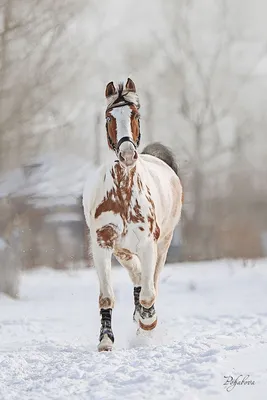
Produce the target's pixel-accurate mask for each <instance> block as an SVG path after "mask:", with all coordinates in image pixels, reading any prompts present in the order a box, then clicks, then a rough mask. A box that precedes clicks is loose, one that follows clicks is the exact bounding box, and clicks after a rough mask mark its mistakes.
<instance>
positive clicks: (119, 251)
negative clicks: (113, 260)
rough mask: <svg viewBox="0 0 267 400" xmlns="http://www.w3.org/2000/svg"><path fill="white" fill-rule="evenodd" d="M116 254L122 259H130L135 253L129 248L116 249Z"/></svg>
mask: <svg viewBox="0 0 267 400" xmlns="http://www.w3.org/2000/svg"><path fill="white" fill-rule="evenodd" d="M114 255H115V256H116V257H118V258H119V259H120V260H121V261H130V260H131V259H132V258H133V254H132V253H131V252H130V251H129V250H128V249H124V248H122V249H116V251H115V252H114Z"/></svg>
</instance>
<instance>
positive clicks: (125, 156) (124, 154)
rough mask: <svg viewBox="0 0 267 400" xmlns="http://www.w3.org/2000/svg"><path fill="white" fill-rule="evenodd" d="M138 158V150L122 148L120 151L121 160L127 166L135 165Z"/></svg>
mask: <svg viewBox="0 0 267 400" xmlns="http://www.w3.org/2000/svg"><path fill="white" fill-rule="evenodd" d="M137 158H138V154H137V151H136V150H122V151H120V152H119V160H120V162H121V163H122V164H124V165H125V166H126V167H131V166H132V165H134V163H135V162H136V160H137Z"/></svg>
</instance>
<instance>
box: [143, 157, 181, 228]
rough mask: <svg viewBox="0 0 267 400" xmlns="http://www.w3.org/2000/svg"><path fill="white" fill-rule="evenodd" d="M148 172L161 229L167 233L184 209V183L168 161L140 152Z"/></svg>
mask: <svg viewBox="0 0 267 400" xmlns="http://www.w3.org/2000/svg"><path fill="white" fill-rule="evenodd" d="M139 157H140V158H141V163H142V164H143V165H144V169H145V171H146V172H147V175H148V176H147V177H146V180H147V182H149V189H150V191H151V194H152V198H153V201H154V203H155V206H156V212H157V219H158V221H159V223H160V225H161V227H162V228H161V229H163V232H162V233H164V231H165V232H166V234H167V233H169V232H168V231H172V230H173V229H174V227H175V226H176V225H177V223H178V222H179V219H180V215H181V209H182V192H183V189H182V185H181V181H180V178H179V176H178V174H177V173H176V171H175V170H173V169H172V168H171V167H170V166H169V165H168V164H167V163H166V162H164V161H163V160H161V159H159V158H158V157H155V156H152V155H150V154H140V155H139Z"/></svg>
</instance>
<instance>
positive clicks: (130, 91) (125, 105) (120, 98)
mask: <svg viewBox="0 0 267 400" xmlns="http://www.w3.org/2000/svg"><path fill="white" fill-rule="evenodd" d="M106 99H107V109H106V130H107V139H108V145H109V147H110V148H111V149H112V150H114V151H115V153H116V155H117V157H118V159H119V161H120V163H121V164H122V165H123V166H126V167H132V166H134V165H135V162H136V160H137V158H138V153H137V148H138V146H139V142H140V121H139V118H140V115H139V100H138V96H137V94H136V88H135V84H134V82H133V81H132V80H131V79H130V78H128V80H127V82H126V84H125V85H124V84H123V83H120V84H118V85H116V86H115V85H114V83H113V82H109V83H108V84H107V86H106Z"/></svg>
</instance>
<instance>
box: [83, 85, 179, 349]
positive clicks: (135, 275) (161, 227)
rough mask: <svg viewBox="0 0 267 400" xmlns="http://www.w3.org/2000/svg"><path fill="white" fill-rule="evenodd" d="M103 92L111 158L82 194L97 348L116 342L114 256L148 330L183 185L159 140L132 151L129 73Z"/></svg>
mask: <svg viewBox="0 0 267 400" xmlns="http://www.w3.org/2000/svg"><path fill="white" fill-rule="evenodd" d="M105 95H106V99H107V108H106V114H105V117H106V132H107V142H108V145H109V147H110V149H111V150H113V151H114V153H115V159H114V161H113V162H111V163H107V164H106V165H103V166H101V167H100V168H99V169H98V171H97V174H96V178H95V180H94V181H92V179H91V180H88V182H87V183H86V184H85V187H84V192H83V208H84V215H85V219H86V223H87V225H88V228H89V231H90V236H91V246H92V256H93V260H94V265H95V268H96V271H97V275H98V279H99V285H100V295H99V308H100V318H101V328H100V336H99V345H98V350H99V351H108V350H112V347H113V343H114V335H113V331H112V324H111V320H112V310H113V308H114V292H113V288H112V284H111V257H112V254H113V255H114V256H115V258H116V259H117V260H118V261H119V263H120V264H121V265H122V266H124V267H125V268H126V269H127V270H128V273H129V275H130V278H131V280H132V282H133V285H134V289H133V295H134V296H133V297H134V305H135V309H134V314H133V319H134V321H136V322H137V323H138V325H139V328H138V329H143V330H152V329H154V328H155V327H156V325H157V315H156V310H155V306H154V303H155V299H156V295H157V292H158V281H159V276H160V272H161V270H162V268H163V266H164V264H165V261H166V256H167V252H168V249H169V246H170V243H171V240H172V236H173V231H174V228H175V227H176V225H177V224H178V222H179V220H180V215H181V208H182V186H181V183H180V179H179V177H178V173H177V164H176V162H175V159H174V156H173V154H172V152H171V151H170V150H169V149H168V148H167V147H166V146H164V145H162V144H161V143H152V144H149V145H147V146H146V147H145V149H144V150H143V151H142V153H138V151H137V150H138V146H139V143H140V138H141V132H140V114H139V99H138V95H137V93H136V87H135V84H134V82H133V81H132V80H131V79H130V78H128V80H127V82H126V84H123V83H120V84H118V85H114V83H113V82H110V83H109V84H108V85H107V86H106V92H105Z"/></svg>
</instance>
